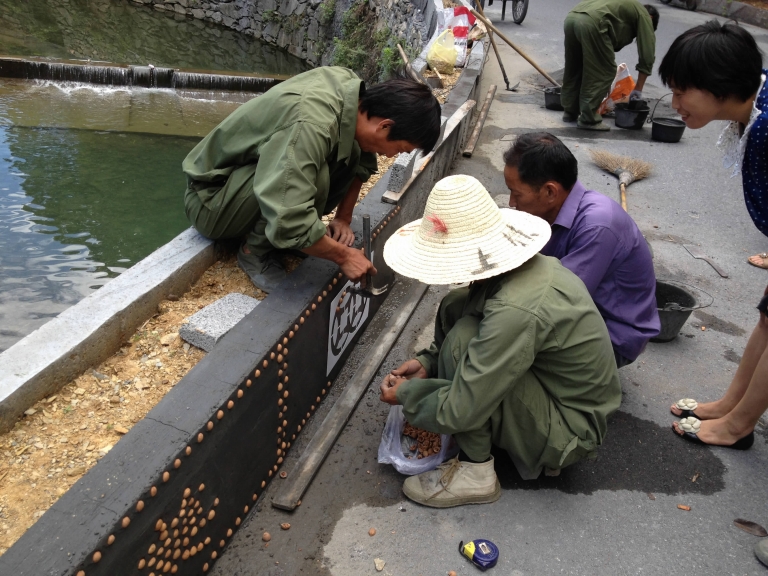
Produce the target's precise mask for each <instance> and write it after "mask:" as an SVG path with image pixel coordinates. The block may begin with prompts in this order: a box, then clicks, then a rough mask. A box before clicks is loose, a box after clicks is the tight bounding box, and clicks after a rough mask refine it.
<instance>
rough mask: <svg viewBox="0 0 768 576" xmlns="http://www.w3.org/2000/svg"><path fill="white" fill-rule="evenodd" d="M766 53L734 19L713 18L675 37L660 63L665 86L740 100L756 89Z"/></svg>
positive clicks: (743, 100)
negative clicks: (729, 20) (692, 89)
mask: <svg viewBox="0 0 768 576" xmlns="http://www.w3.org/2000/svg"><path fill="white" fill-rule="evenodd" d="M762 68H763V55H762V53H761V52H760V49H759V48H758V47H757V42H755V39H754V38H753V37H752V35H751V34H750V33H749V32H747V31H746V30H744V28H742V27H741V26H739V25H738V24H736V23H735V22H728V23H726V24H720V22H718V21H717V20H710V21H709V22H705V23H704V24H701V25H699V26H696V27H694V28H691V29H690V30H687V31H686V32H683V33H682V34H680V36H678V37H677V38H675V41H674V42H672V46H670V47H669V50H667V53H666V54H665V55H664V59H663V60H662V61H661V66H659V76H661V81H662V82H663V83H664V85H665V86H669V87H671V88H675V89H677V90H687V89H688V88H696V89H698V90H706V91H707V92H711V93H712V94H713V95H714V96H715V97H716V98H718V99H720V100H724V99H726V98H729V97H735V98H737V99H738V100H739V101H741V102H746V101H747V99H748V98H749V97H750V96H752V95H753V94H754V93H755V92H757V89H758V87H759V86H760V73H761V71H762Z"/></svg>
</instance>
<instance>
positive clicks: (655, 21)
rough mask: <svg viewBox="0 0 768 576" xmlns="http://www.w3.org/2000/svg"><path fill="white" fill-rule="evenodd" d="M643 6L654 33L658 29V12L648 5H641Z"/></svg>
mask: <svg viewBox="0 0 768 576" xmlns="http://www.w3.org/2000/svg"><path fill="white" fill-rule="evenodd" d="M643 6H645V9H646V10H648V15H649V16H650V17H651V23H652V24H653V31H654V32H656V28H658V27H659V11H658V10H656V8H654V7H653V6H651V5H650V4H643Z"/></svg>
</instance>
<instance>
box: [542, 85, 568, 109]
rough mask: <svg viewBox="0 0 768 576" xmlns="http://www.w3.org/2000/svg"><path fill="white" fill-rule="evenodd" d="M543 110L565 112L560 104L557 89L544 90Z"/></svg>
mask: <svg viewBox="0 0 768 576" xmlns="http://www.w3.org/2000/svg"><path fill="white" fill-rule="evenodd" d="M544 108H546V109H547V110H561V111H562V110H565V108H563V105H562V104H560V88H559V87H555V88H545V89H544Z"/></svg>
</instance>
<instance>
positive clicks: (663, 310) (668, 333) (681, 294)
mask: <svg viewBox="0 0 768 576" xmlns="http://www.w3.org/2000/svg"><path fill="white" fill-rule="evenodd" d="M671 282H674V281H673V280H666V281H661V280H657V281H656V309H657V310H658V312H659V320H660V321H661V331H660V332H659V335H658V336H656V337H655V338H651V342H670V341H671V340H674V339H675V338H677V335H678V334H679V333H680V329H681V328H682V327H683V326H684V325H685V323H686V322H687V321H688V317H689V316H690V315H691V312H693V311H694V310H698V309H699V308H706V307H707V306H711V305H712V302H714V298H712V296H709V294H707V296H709V297H710V298H712V302H710V303H709V304H707V305H706V306H701V305H700V304H699V303H698V301H697V300H696V297H695V296H694V295H693V294H691V293H690V292H688V290H686V289H685V288H682V287H681V286H675V285H674V284H682V282H674V284H671ZM683 285H684V286H687V285H686V284H683ZM696 290H700V291H701V292H704V291H703V290H701V289H700V288H696ZM704 293H705V294H706V292H704Z"/></svg>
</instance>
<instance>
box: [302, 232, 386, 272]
mask: <svg viewBox="0 0 768 576" xmlns="http://www.w3.org/2000/svg"><path fill="white" fill-rule="evenodd" d="M301 251H302V252H304V253H306V254H309V255H310V256H316V257H318V258H325V259H326V260H330V261H331V262H334V263H336V265H337V266H338V267H339V268H341V271H342V272H343V273H344V275H345V276H346V277H347V278H349V279H350V280H352V281H353V282H359V281H360V280H361V279H363V278H364V277H365V275H366V274H370V275H371V276H373V275H375V274H376V268H374V266H373V264H371V262H370V261H369V260H368V259H367V258H366V257H365V256H364V255H363V253H362V252H361V251H360V250H357V249H355V248H350V247H348V246H344V245H343V244H341V243H339V242H334V241H333V240H331V237H330V236H328V234H327V233H326V235H325V236H322V237H321V238H320V240H318V241H317V242H315V243H314V244H312V246H307V247H306V248H302V249H301Z"/></svg>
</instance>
